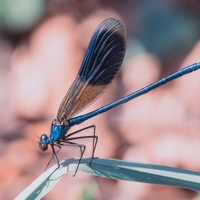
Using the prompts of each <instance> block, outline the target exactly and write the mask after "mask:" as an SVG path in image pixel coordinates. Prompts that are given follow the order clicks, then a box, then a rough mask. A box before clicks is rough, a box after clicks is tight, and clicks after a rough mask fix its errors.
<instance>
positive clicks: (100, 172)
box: [16, 158, 200, 200]
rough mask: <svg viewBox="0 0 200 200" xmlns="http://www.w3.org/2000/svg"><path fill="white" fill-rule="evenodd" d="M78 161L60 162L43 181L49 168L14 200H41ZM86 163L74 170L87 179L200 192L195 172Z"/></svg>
mask: <svg viewBox="0 0 200 200" xmlns="http://www.w3.org/2000/svg"><path fill="white" fill-rule="evenodd" d="M78 161H79V159H69V160H65V161H62V162H61V163H60V168H59V169H58V170H57V171H56V172H55V173H54V174H53V175H52V176H51V177H50V178H49V179H48V180H47V178H48V177H49V175H50V174H51V172H52V171H53V170H54V169H56V167H57V165H54V166H53V167H51V168H49V169H48V170H47V171H45V172H44V173H43V174H41V175H40V176H39V177H38V178H37V179H36V180H35V181H34V182H32V183H31V184H30V185H29V186H28V187H27V188H26V189H25V190H24V191H22V192H21V194H19V195H18V196H17V197H16V200H18V199H41V198H42V197H43V196H44V195H45V194H47V193H48V192H49V191H50V190H51V189H52V188H53V187H54V186H55V185H56V184H57V183H58V181H59V180H60V179H61V178H62V177H63V175H64V174H65V173H67V172H68V171H71V170H76V167H77V164H78ZM89 163H90V158H84V159H82V160H81V164H80V166H79V168H78V170H79V171H83V172H85V173H88V174H91V175H95V176H100V177H104V178H110V179H115V180H126V181H134V182H143V183H152V184H158V185H169V186H176V187H181V188H186V189H191V190H194V191H199V192H200V173H198V172H194V171H189V170H184V169H179V168H173V167H166V166H161V165H150V164H143V163H133V162H127V161H121V160H114V159H100V158H94V159H93V160H92V164H91V166H89ZM77 176H78V174H77Z"/></svg>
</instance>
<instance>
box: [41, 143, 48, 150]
mask: <svg viewBox="0 0 200 200" xmlns="http://www.w3.org/2000/svg"><path fill="white" fill-rule="evenodd" d="M40 149H41V150H42V151H46V150H47V149H48V144H46V143H42V144H41V146H40Z"/></svg>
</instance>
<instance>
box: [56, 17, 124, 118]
mask: <svg viewBox="0 0 200 200" xmlns="http://www.w3.org/2000/svg"><path fill="white" fill-rule="evenodd" d="M125 51H126V34H125V29H124V27H123V25H122V24H121V22H120V21H118V20H116V19H113V18H109V19H106V20H104V21H103V22H102V23H101V24H100V25H99V26H98V27H97V29H96V31H95V32H94V34H93V36H92V39H91V41H90V44H89V46H88V49H87V52H86V55H85V58H84V60H83V63H82V65H81V68H80V70H79V72H78V75H77V76H76V78H75V80H74V82H73V83H72V85H71V87H70V88H69V90H68V92H67V94H66V95H65V97H64V98H63V100H62V102H61V104H60V107H59V109H58V113H57V118H58V119H59V120H62V119H64V118H65V119H70V118H71V117H73V116H75V115H77V114H78V113H79V112H81V111H82V110H83V109H85V108H86V107H88V106H89V105H90V104H91V103H93V101H95V100H96V99H97V98H98V97H100V95H101V94H102V93H103V92H104V91H105V90H106V88H107V87H108V86H109V85H110V83H111V82H112V80H113V79H114V77H115V76H116V74H117V72H118V71H119V68H120V66H121V64H122V61H123V59H124V55H125Z"/></svg>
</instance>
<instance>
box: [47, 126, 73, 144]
mask: <svg viewBox="0 0 200 200" xmlns="http://www.w3.org/2000/svg"><path fill="white" fill-rule="evenodd" d="M69 128H70V126H69V125H56V124H54V123H53V122H52V123H51V134H50V136H49V137H50V138H51V140H53V141H57V142H58V141H59V140H60V138H64V137H65V135H66V134H67V131H68V130H69Z"/></svg>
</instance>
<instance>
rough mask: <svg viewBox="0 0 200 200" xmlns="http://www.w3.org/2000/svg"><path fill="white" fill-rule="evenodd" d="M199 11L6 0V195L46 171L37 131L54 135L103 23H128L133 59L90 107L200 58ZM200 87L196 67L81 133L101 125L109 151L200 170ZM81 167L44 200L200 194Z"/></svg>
mask: <svg viewBox="0 0 200 200" xmlns="http://www.w3.org/2000/svg"><path fill="white" fill-rule="evenodd" d="M199 10H200V2H199V1H198V0H193V1H189V0H162V1H156V0H124V1H120V0H115V1H114V0H84V1H81V0H58V1H57V0H49V1H41V0H34V1H31V0H16V1H11V0H0V31H1V32H0V199H4V200H6V199H13V198H14V197H16V196H17V195H18V194H19V193H20V192H21V191H22V190H23V189H24V188H25V187H27V186H28V185H29V184H30V183H31V182H32V181H33V180H34V179H35V178H37V177H38V176H39V175H40V174H41V173H42V172H43V171H44V169H45V167H46V164H47V163H48V161H49V158H50V157H51V155H52V152H51V150H49V151H48V152H41V151H40V149H39V148H38V144H37V143H36V142H38V138H37V137H36V135H37V136H40V135H41V134H42V133H47V134H49V131H50V124H51V121H52V119H53V118H54V117H55V116H56V112H57V109H58V107H59V104H60V102H61V100H62V98H63V96H64V94H65V92H66V91H67V89H68V88H69V86H70V84H71V83H72V81H73V79H74V77H75V76H76V74H77V72H78V69H79V67H80V65H81V62H82V60H83V57H84V54H85V52H86V49H87V46H88V43H89V41H90V38H91V36H92V34H93V32H94V30H95V28H96V27H97V25H98V24H99V23H100V22H101V21H102V20H104V19H105V18H107V17H115V18H117V19H119V20H121V21H122V22H123V23H124V26H125V27H126V30H127V38H128V39H127V44H128V46H127V53H126V58H125V60H124V63H123V66H122V67H121V70H120V72H119V74H118V75H117V77H116V78H115V80H114V82H113V84H112V85H111V87H110V88H109V89H108V91H107V92H106V93H105V94H104V95H103V96H102V97H101V98H100V99H99V100H98V101H97V102H95V103H94V104H93V105H91V106H90V107H89V108H88V109H86V110H85V111H84V112H83V113H86V112H89V111H91V110H94V109H96V108H98V107H100V106H103V105H105V104H108V103H110V102H112V101H114V100H117V99H119V98H121V97H123V96H125V95H127V94H129V93H131V92H134V91H136V90H137V89H139V88H141V87H144V86H145V85H147V84H150V83H152V82H154V81H156V80H158V79H159V78H162V77H164V76H165V75H168V74H170V73H172V72H174V71H176V70H178V69H181V68H183V67H185V66H187V65H190V64H193V63H195V62H198V61H200V56H199V55H200V12H199ZM199 89H200V71H196V72H193V73H192V74H188V75H186V76H185V77H181V78H180V79H178V80H175V81H173V82H171V83H168V84H167V85H165V86H162V87H160V88H158V89H156V90H154V91H152V92H150V93H148V94H146V95H144V96H142V97H139V98H137V99H135V100H133V101H131V102H129V103H126V104H124V105H121V106H119V107H118V108H115V109H113V110H112V111H109V112H107V113H105V114H102V115H100V116H97V117H95V118H93V119H90V120H88V121H87V122H85V123H83V124H81V125H80V126H76V127H74V129H73V130H77V129H79V128H81V127H85V126H87V125H91V124H96V127H97V135H98V136H99V142H98V145H97V149H96V153H95V155H96V156H98V157H101V158H117V159H123V160H128V161H133V162H145V163H152V164H160V165H167V166H173V167H180V168H184V169H190V170H195V171H200V159H199V152H200V123H199V122H200V104H199V102H200V92H199V91H200V90H199ZM73 130H72V131H73ZM65 153H66V155H67V152H65ZM64 155H65V154H64ZM68 156H69V157H70V155H68ZM72 174H73V173H69V174H67V175H66V176H65V177H64V178H63V179H62V180H61V181H60V182H59V184H58V185H56V187H55V188H54V189H53V190H52V191H51V192H50V193H49V194H48V195H46V196H45V197H44V198H43V199H70V200H71V199H72V200H74V199H75V200H76V199H78V200H82V199H98V200H107V199H117V200H120V199H128V200H129V199H130V200H132V199H136V200H137V199H171V200H172V199H198V197H197V194H196V193H195V192H192V191H188V190H185V189H178V188H172V187H165V186H155V185H150V184H144V183H132V182H125V181H113V180H108V179H103V178H97V177H91V176H89V175H86V174H84V173H82V172H78V174H77V175H76V177H75V178H74V177H72Z"/></svg>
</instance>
